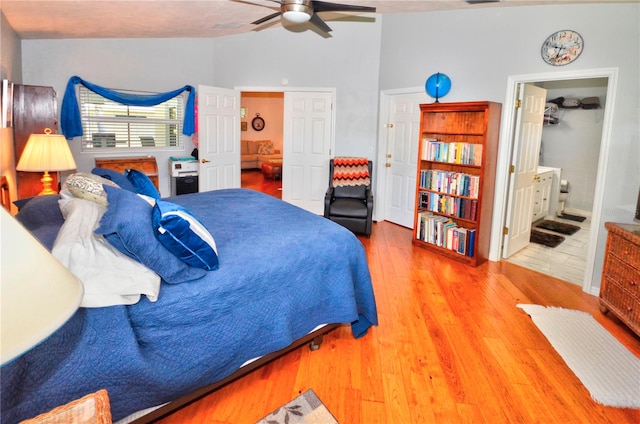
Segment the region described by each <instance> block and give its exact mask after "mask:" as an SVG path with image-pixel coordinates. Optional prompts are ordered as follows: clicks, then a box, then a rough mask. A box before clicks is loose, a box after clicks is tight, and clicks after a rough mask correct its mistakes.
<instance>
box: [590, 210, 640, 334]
mask: <svg viewBox="0 0 640 424" xmlns="http://www.w3.org/2000/svg"><path fill="white" fill-rule="evenodd" d="M605 228H606V229H607V230H609V234H608V235H607V247H606V250H605V258H604V267H603V268H602V281H601V282H600V310H601V311H602V312H603V313H607V312H609V311H610V312H611V313H612V314H613V315H615V316H616V317H618V318H620V320H621V321H622V322H624V323H625V324H627V325H628V326H629V328H631V330H633V331H634V332H635V333H636V334H637V335H639V336H640V225H633V224H616V223H613V222H607V223H605Z"/></svg>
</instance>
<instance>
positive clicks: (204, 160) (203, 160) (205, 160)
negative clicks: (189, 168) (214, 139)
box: [200, 159, 211, 163]
mask: <svg viewBox="0 0 640 424" xmlns="http://www.w3.org/2000/svg"><path fill="white" fill-rule="evenodd" d="M200 162H202V163H209V162H211V161H210V160H207V159H200Z"/></svg>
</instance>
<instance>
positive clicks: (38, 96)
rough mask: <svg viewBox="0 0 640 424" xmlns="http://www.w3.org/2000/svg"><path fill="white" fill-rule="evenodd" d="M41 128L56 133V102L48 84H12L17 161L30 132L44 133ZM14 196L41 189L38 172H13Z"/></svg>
mask: <svg viewBox="0 0 640 424" xmlns="http://www.w3.org/2000/svg"><path fill="white" fill-rule="evenodd" d="M45 128H50V129H51V130H52V131H53V133H57V132H58V101H57V98H56V92H55V90H54V89H53V88H52V87H42V86H37V85H22V84H15V85H14V86H13V142H14V150H15V164H16V165H17V164H18V161H19V160H20V156H21V155H22V151H23V150H24V147H25V146H26V145H27V141H28V140H29V136H30V135H31V134H44V130H45ZM16 175H17V181H16V185H17V196H18V197H17V198H18V199H22V198H25V197H31V196H36V195H37V194H38V193H40V192H41V191H42V183H41V182H40V179H41V178H42V175H43V173H41V172H22V171H16ZM51 177H52V178H53V181H52V183H51V185H52V187H53V188H54V189H56V191H57V187H58V173H57V172H52V173H51Z"/></svg>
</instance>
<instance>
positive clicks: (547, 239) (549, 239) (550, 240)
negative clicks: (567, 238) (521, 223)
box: [529, 228, 564, 247]
mask: <svg viewBox="0 0 640 424" xmlns="http://www.w3.org/2000/svg"><path fill="white" fill-rule="evenodd" d="M529 241H530V242H531V243H538V244H543V245H545V246H549V247H556V246H557V245H559V244H560V243H562V242H563V241H564V237H562V236H560V235H557V234H549V233H545V232H544V231H538V230H536V229H535V228H532V229H531V236H530V237H529Z"/></svg>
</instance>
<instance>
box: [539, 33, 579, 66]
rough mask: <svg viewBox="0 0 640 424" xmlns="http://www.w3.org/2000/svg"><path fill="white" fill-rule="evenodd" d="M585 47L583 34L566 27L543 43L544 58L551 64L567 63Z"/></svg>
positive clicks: (574, 58) (575, 57)
mask: <svg viewBox="0 0 640 424" xmlns="http://www.w3.org/2000/svg"><path fill="white" fill-rule="evenodd" d="M583 48H584V41H583V40H582V36H581V35H580V34H578V33H577V32H575V31H571V30H569V29H565V30H562V31H556V32H554V33H553V34H551V35H550V36H548V37H547V39H546V40H545V41H544V43H542V50H541V51H540V53H541V54H542V59H543V60H544V61H545V62H547V63H548V64H550V65H554V66H562V65H567V64H569V63H571V62H573V61H574V60H576V59H577V58H578V56H580V53H582V49H583Z"/></svg>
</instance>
